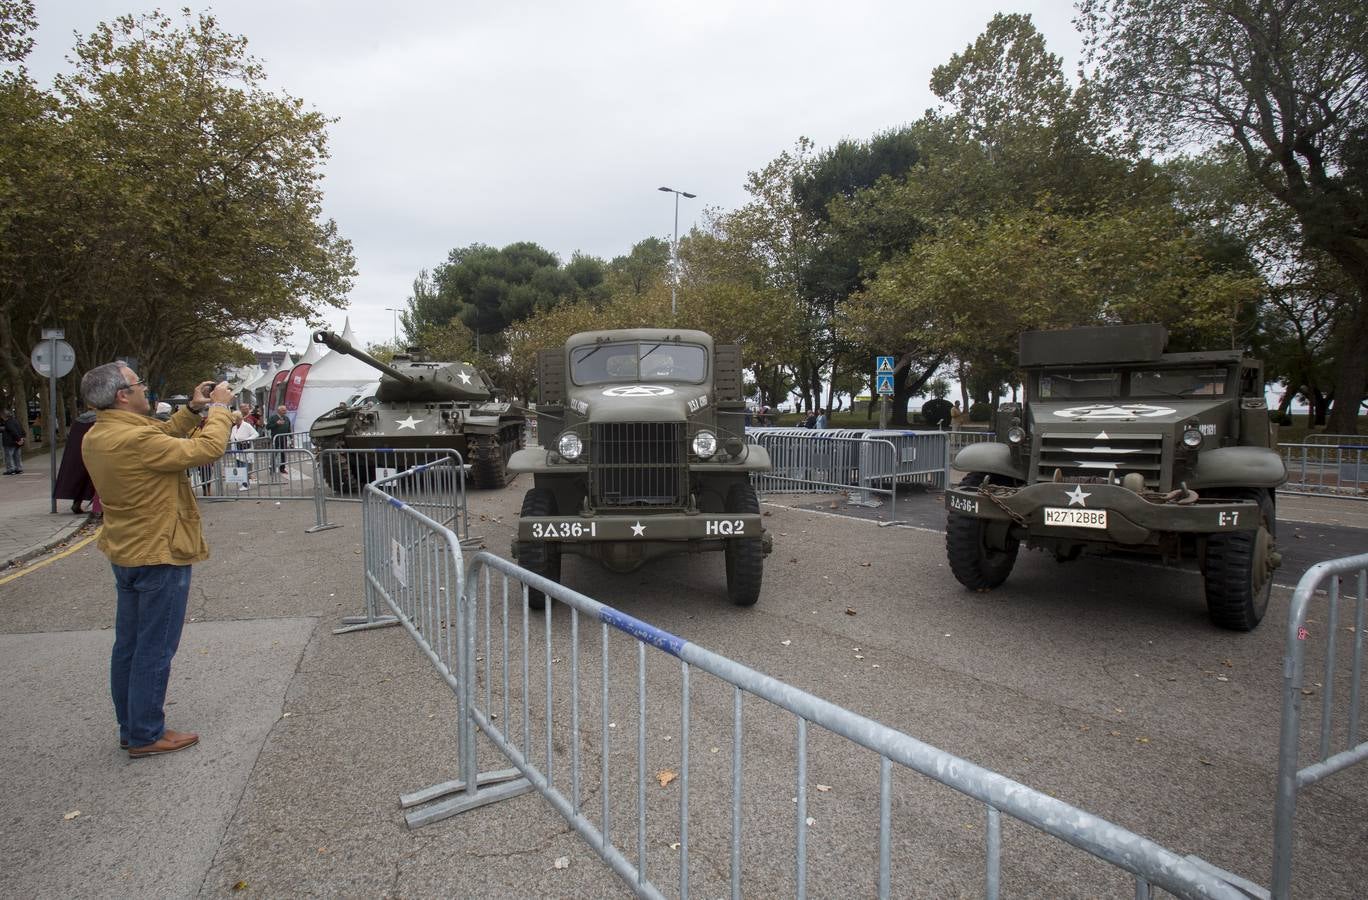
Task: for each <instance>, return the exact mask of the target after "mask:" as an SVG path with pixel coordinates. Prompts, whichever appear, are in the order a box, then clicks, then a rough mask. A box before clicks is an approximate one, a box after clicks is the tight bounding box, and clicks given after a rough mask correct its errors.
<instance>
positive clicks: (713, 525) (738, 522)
mask: <svg viewBox="0 0 1368 900" xmlns="http://www.w3.org/2000/svg"><path fill="white" fill-rule="evenodd" d="M737 538H762V539H765V540H766V543H767V544H768V543H769V541H768V538H769V535H768V534H766V533H765V530H764V528H763V526H762V524H761V521H760V515H759V514H757V513H746V514H724V513H696V514H693V515H685V514H682V513H678V514H673V515H659V514H655V515H641V516H624V515H611V516H604V515H599V516H535V517H531V516H529V517H528V518H523V519H519V520H518V540H520V541H559V542H564V543H583V542H589V541H620V542H627V543H630V542H633V541H643V542H646V541H715V540H735V539H737Z"/></svg>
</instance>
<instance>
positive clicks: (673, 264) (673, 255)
mask: <svg viewBox="0 0 1368 900" xmlns="http://www.w3.org/2000/svg"><path fill="white" fill-rule="evenodd" d="M657 190H661V191H664V192H665V193H667V194H674V195H675V229H674V246H673V247H672V248H671V250H670V269H671V272H672V274H673V275H674V278H672V279H670V321H671V322H673V321H674V317H675V289H676V288H678V286H679V198H680V196H681V195H682V196H685V197H688V198H689V199H690V200H693V199H694V198H695V197H697V196H698V195H697V194H690V193H689V192H688V191H677V190H675V189H674V188H671V187H663V188H657Z"/></svg>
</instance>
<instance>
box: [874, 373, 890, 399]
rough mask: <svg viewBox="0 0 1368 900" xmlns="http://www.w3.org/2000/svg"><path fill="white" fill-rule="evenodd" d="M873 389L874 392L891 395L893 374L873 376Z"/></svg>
mask: <svg viewBox="0 0 1368 900" xmlns="http://www.w3.org/2000/svg"><path fill="white" fill-rule="evenodd" d="M874 390H875V392H876V393H878V394H881V395H885V396H892V395H893V376H892V375H876V376H874Z"/></svg>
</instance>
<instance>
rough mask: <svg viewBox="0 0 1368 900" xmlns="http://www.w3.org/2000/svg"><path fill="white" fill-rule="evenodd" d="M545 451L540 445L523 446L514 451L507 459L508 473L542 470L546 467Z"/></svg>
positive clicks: (520, 473)
mask: <svg viewBox="0 0 1368 900" xmlns="http://www.w3.org/2000/svg"><path fill="white" fill-rule="evenodd" d="M546 453H547V451H546V450H545V449H544V448H542V447H524V448H523V449H521V450H517V451H514V453H513V455H512V456H511V457H509V459H508V472H509V474H519V475H522V474H526V473H528V472H540V471H543V470H544V469H545V468H546Z"/></svg>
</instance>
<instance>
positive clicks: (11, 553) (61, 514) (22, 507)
mask: <svg viewBox="0 0 1368 900" xmlns="http://www.w3.org/2000/svg"><path fill="white" fill-rule="evenodd" d="M63 449H64V448H62V447H58V448H57V465H58V466H61V464H62V450H63ZM50 471H51V469H50V460H49V453H48V450H47V448H46V447H44V448H42V449H38V450H35V451H34V452H32V453H27V454H25V456H24V474H22V475H3V476H0V573H3V572H4V571H5V570H6V569H10V568H13V567H14V566H17V565H20V564H22V563H24V562H26V561H27V560H30V559H32V558H34V557H35V556H41V555H42V554H43V553H46V552H47V551H48V550H51V549H53V548H54V547H57V546H59V545H60V544H63V543H65V542H66V541H68V540H70V539H71V538H72V537H73V536H74V535H75V534H76V533H77V532H79V531H80V530H81V529H82V528H83V527H84V526H85V525H86V524H87V523H89V522H90V520H91V516H90V515H89V514H86V515H72V513H71V501H70V500H58V501H57V512H56V513H55V514H54V513H53V512H52V511H51V510H52V482H51V479H50V478H49V472H50ZM86 506H87V507H89V504H86Z"/></svg>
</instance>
